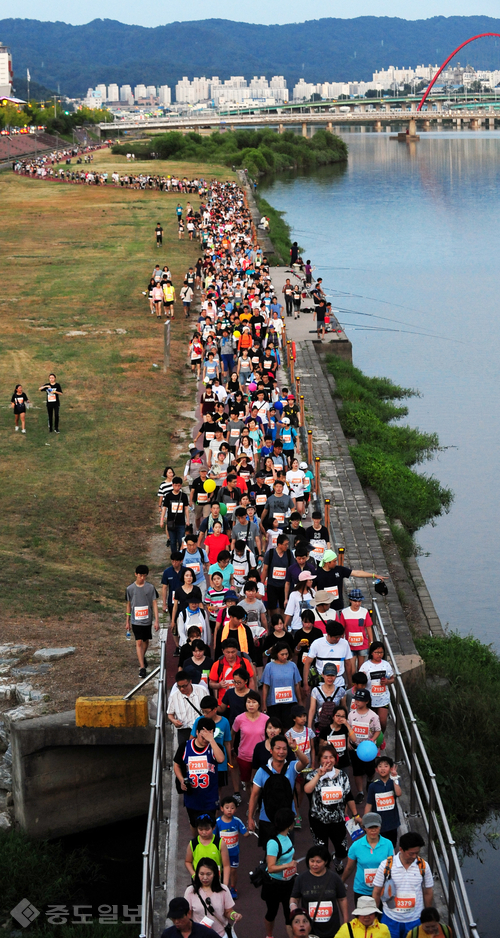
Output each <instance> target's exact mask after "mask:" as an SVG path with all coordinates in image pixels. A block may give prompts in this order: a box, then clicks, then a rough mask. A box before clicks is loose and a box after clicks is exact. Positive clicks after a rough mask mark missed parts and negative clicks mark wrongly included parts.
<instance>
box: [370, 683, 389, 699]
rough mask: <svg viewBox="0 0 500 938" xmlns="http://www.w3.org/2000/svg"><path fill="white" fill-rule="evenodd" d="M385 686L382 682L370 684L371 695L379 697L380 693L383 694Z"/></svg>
mask: <svg viewBox="0 0 500 938" xmlns="http://www.w3.org/2000/svg"><path fill="white" fill-rule="evenodd" d="M386 690H387V688H386V687H384V685H383V684H372V689H371V691H370V693H371V695H372V697H381V696H382V694H385V692H386Z"/></svg>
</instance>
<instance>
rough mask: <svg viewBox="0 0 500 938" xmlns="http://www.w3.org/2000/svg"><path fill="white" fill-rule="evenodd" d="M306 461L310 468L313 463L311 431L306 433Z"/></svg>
mask: <svg viewBox="0 0 500 938" xmlns="http://www.w3.org/2000/svg"><path fill="white" fill-rule="evenodd" d="M307 461H308V463H309V465H310V466H312V461H313V432H312V430H308V431H307Z"/></svg>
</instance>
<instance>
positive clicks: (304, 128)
mask: <svg viewBox="0 0 500 938" xmlns="http://www.w3.org/2000/svg"><path fill="white" fill-rule="evenodd" d="M302 136H303V137H307V124H306V122H305V121H303V123H302Z"/></svg>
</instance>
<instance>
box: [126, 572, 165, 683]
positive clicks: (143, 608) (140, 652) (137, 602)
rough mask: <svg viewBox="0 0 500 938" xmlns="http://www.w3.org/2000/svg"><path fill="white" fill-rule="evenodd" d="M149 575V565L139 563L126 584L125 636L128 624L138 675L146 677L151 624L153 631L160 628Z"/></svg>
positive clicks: (156, 594)
mask: <svg viewBox="0 0 500 938" xmlns="http://www.w3.org/2000/svg"><path fill="white" fill-rule="evenodd" d="M148 575H149V567H147V566H146V564H143V563H140V564H138V566H137V567H136V568H135V582H134V583H131V584H130V586H127V590H126V600H127V612H126V617H127V622H126V631H127V638H128V636H129V633H130V625H131V626H132V631H133V633H134V637H135V648H136V652H137V659H138V661H139V677H141V678H143V677H146V674H147V670H146V669H147V666H148V663H147V659H146V652H147V650H148V645H149V642H150V641H151V638H152V634H151V626H152V625H153V624H154V627H155V631H156V632H157V631H158V629H159V628H160V626H159V623H158V593H157V592H156V589H155V587H154V586H153V584H152V583H146V579H147V577H148Z"/></svg>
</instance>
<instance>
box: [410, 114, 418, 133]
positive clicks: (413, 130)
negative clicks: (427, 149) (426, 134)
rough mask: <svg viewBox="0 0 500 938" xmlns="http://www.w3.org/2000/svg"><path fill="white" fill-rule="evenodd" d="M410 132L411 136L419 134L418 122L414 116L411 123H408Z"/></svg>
mask: <svg viewBox="0 0 500 938" xmlns="http://www.w3.org/2000/svg"><path fill="white" fill-rule="evenodd" d="M408 134H409V136H410V137H416V136H417V122H416V120H415V119H414V118H413V117H412V118H411V120H410V123H409V124H408Z"/></svg>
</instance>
